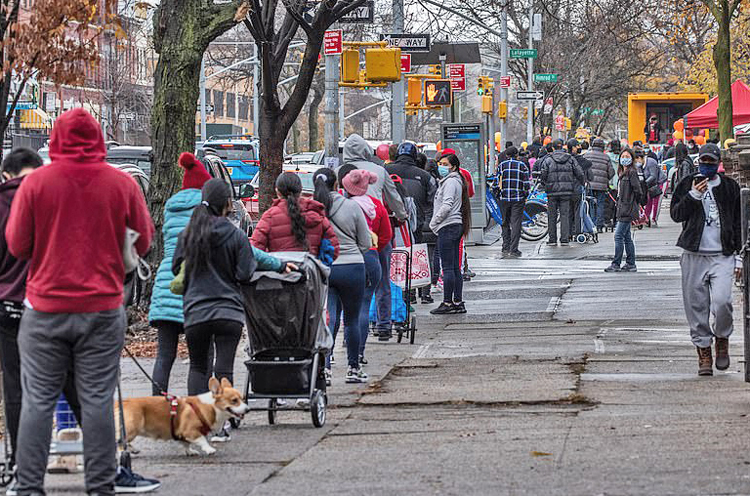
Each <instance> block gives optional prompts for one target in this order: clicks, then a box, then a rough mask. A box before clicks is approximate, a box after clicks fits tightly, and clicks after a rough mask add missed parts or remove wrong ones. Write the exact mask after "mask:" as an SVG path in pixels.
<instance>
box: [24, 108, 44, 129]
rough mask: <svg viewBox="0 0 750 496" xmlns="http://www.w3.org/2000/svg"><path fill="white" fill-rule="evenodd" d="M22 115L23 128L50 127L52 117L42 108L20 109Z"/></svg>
mask: <svg viewBox="0 0 750 496" xmlns="http://www.w3.org/2000/svg"><path fill="white" fill-rule="evenodd" d="M18 113H19V115H20V117H21V129H50V128H51V127H52V118H51V117H50V116H49V115H47V112H45V111H44V110H42V109H39V108H35V109H28V110H25V109H24V110H19V111H18Z"/></svg>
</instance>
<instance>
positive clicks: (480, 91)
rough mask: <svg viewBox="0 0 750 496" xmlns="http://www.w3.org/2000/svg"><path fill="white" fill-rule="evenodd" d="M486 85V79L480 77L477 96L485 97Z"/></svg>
mask: <svg viewBox="0 0 750 496" xmlns="http://www.w3.org/2000/svg"><path fill="white" fill-rule="evenodd" d="M485 84H486V82H485V77H484V76H479V80H478V81H477V95H479V96H483V95H484V93H485V92H486V91H487V88H486V87H485Z"/></svg>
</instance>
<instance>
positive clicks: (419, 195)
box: [385, 141, 437, 243]
mask: <svg viewBox="0 0 750 496" xmlns="http://www.w3.org/2000/svg"><path fill="white" fill-rule="evenodd" d="M425 165H426V164H425ZM385 170H386V171H388V174H395V175H397V176H398V177H400V178H401V181H402V182H403V186H404V190H405V191H406V195H407V196H410V197H411V198H413V199H414V203H415V205H416V207H417V224H418V225H416V226H411V229H412V232H413V233H414V237H415V239H416V241H417V242H418V243H421V242H422V232H423V231H425V230H427V229H429V223H430V217H428V214H429V213H430V212H432V201H433V199H434V198H435V191H437V183H436V182H435V180H434V179H433V177H432V176H431V175H430V173H429V172H427V171H426V170H424V169H421V168H419V166H418V165H417V147H416V145H414V143H410V142H408V141H407V142H404V143H401V144H400V145H399V147H398V156H397V157H396V161H395V162H393V163H391V164H388V165H386V166H385ZM425 226H426V227H425Z"/></svg>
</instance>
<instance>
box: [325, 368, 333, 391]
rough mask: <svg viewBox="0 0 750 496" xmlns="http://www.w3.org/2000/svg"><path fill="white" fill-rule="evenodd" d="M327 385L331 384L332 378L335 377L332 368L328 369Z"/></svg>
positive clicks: (326, 372)
mask: <svg viewBox="0 0 750 496" xmlns="http://www.w3.org/2000/svg"><path fill="white" fill-rule="evenodd" d="M325 374H326V386H328V387H330V386H331V380H332V379H333V374H331V369H326V371H325Z"/></svg>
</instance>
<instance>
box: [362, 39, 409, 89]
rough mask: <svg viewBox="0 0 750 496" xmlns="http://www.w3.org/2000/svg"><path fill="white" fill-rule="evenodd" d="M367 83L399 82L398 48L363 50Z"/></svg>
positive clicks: (399, 51)
mask: <svg viewBox="0 0 750 496" xmlns="http://www.w3.org/2000/svg"><path fill="white" fill-rule="evenodd" d="M365 71H366V74H367V81H372V82H373V83H386V82H391V83H393V82H397V81H401V49H400V48H368V49H367V50H365Z"/></svg>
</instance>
